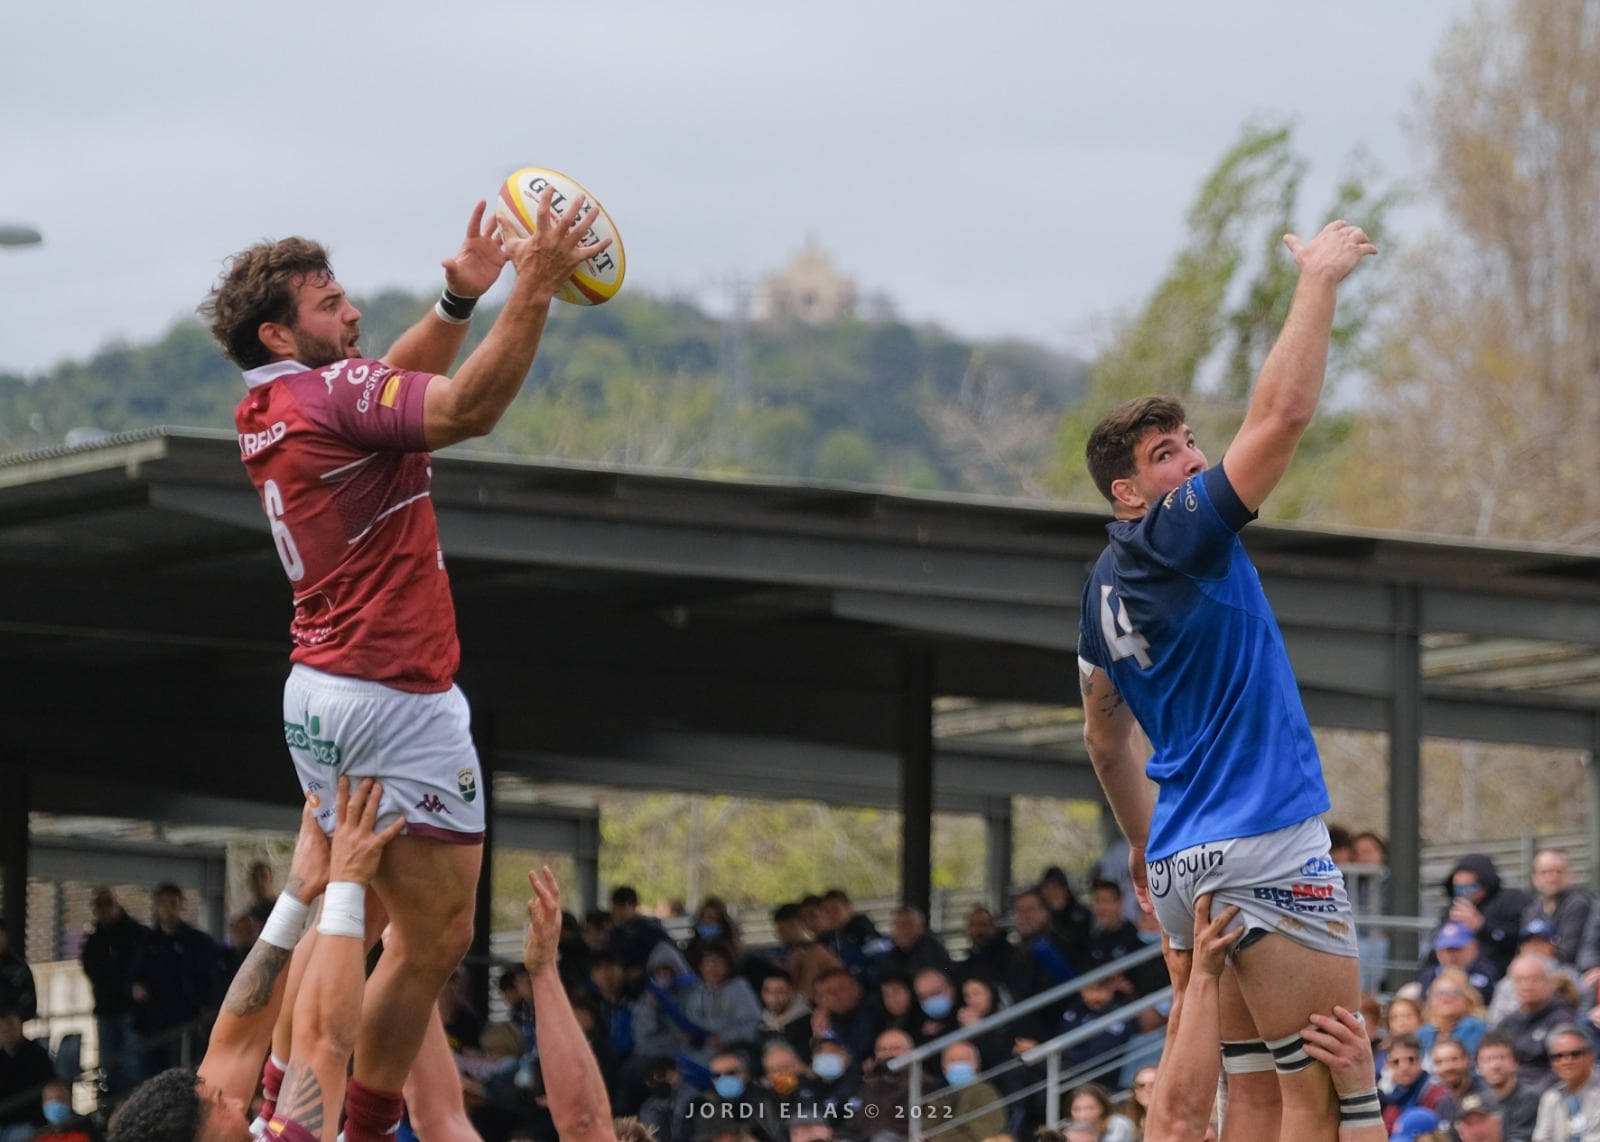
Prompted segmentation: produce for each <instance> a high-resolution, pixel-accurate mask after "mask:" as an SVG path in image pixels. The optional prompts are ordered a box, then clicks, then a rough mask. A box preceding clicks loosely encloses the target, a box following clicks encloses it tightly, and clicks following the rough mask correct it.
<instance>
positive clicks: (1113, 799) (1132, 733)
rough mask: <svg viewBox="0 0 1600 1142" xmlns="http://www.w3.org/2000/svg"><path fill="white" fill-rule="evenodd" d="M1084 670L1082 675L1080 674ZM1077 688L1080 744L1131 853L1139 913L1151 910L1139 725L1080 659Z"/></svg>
mask: <svg viewBox="0 0 1600 1142" xmlns="http://www.w3.org/2000/svg"><path fill="white" fill-rule="evenodd" d="M1085 667H1088V671H1087V673H1085V672H1084V668H1085ZM1078 682H1079V686H1080V688H1081V689H1082V691H1083V743H1084V745H1085V746H1087V747H1088V750H1089V760H1090V761H1091V762H1093V763H1094V775H1095V776H1096V777H1098V778H1099V779H1100V787H1101V788H1102V789H1104V790H1105V792H1106V800H1107V801H1109V802H1110V803H1111V812H1112V815H1113V816H1115V817H1116V819H1117V826H1118V827H1119V828H1120V829H1121V830H1122V835H1123V836H1125V837H1127V838H1128V844H1129V846H1130V847H1131V849H1132V851H1131V852H1130V853H1129V855H1128V867H1129V870H1130V871H1131V872H1132V873H1133V888H1134V893H1135V895H1137V896H1138V898H1139V907H1140V908H1143V909H1144V910H1145V911H1146V912H1149V911H1150V910H1151V907H1150V892H1149V889H1148V888H1147V887H1146V884H1145V868H1144V846H1145V842H1146V841H1147V840H1149V837H1150V813H1151V811H1152V810H1153V809H1154V807H1155V803H1154V801H1152V799H1151V797H1150V782H1149V780H1148V779H1147V778H1146V777H1145V775H1144V756H1143V751H1142V750H1141V749H1140V748H1139V721H1138V719H1137V718H1135V717H1134V716H1133V711H1132V710H1130V709H1128V703H1127V702H1126V701H1125V700H1124V699H1123V697H1122V694H1121V692H1120V691H1119V690H1118V689H1117V687H1116V684H1115V683H1113V682H1112V681H1111V676H1110V675H1109V674H1107V673H1106V672H1105V671H1104V670H1101V669H1100V668H1099V667H1098V666H1093V667H1090V666H1089V664H1088V663H1086V662H1084V661H1083V660H1082V659H1079V676H1078Z"/></svg>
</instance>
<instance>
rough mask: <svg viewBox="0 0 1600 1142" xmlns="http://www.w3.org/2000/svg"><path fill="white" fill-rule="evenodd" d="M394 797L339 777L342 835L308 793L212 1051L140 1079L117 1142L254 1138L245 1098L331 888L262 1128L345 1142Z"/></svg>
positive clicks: (317, 1141)
mask: <svg viewBox="0 0 1600 1142" xmlns="http://www.w3.org/2000/svg"><path fill="white" fill-rule="evenodd" d="M382 797H383V788H382V787H381V786H380V785H378V784H376V783H375V782H373V781H371V780H370V779H369V780H365V781H362V782H360V783H359V784H358V785H356V787H355V788H354V790H353V791H352V789H351V784H350V779H349V778H344V777H341V778H339V780H338V783H337V787H336V790H330V797H329V800H330V801H332V802H333V803H332V805H331V806H330V807H329V812H331V813H332V814H333V817H334V829H333V839H332V842H331V844H330V842H329V841H328V839H327V838H326V837H325V836H324V835H323V831H322V826H321V825H320V824H319V823H318V822H317V819H316V810H315V809H314V808H313V806H312V805H311V803H310V802H308V803H307V806H306V808H305V810H304V812H303V814H302V817H301V825H300V835H299V837H298V839H297V840H296V842H295V849H294V856H293V858H292V860H291V863H290V868H289V878H288V881H287V882H286V883H285V885H284V890H283V892H282V893H281V894H280V895H279V897H278V902H277V903H276V904H275V905H274V906H273V909H272V915H271V916H269V917H268V918H267V923H266V925H265V926H264V927H263V929H262V932H261V936H260V937H259V938H258V939H257V940H256V942H255V945H254V946H253V947H252V948H251V949H250V954H249V955H248V956H246V957H245V961H244V963H243V964H241V965H240V966H239V971H238V973H237V974H236V975H235V976H234V978H233V982H232V983H231V984H230V985H229V986H228V994H227V996H226V997H225V998H224V999H223V1002H222V1011H221V1013H220V1014H218V1016H217V1021H216V1024H215V1026H214V1027H213V1028H212V1030H211V1038H210V1040H209V1041H208V1043H207V1044H206V1053H205V1057H204V1058H203V1059H201V1060H200V1065H199V1067H198V1068H196V1069H195V1070H189V1069H187V1068H182V1067H175V1068H173V1069H172V1070H168V1071H163V1072H162V1073H160V1074H159V1075H156V1076H155V1077H153V1078H151V1079H149V1080H148V1081H146V1082H145V1083H143V1084H141V1085H140V1086H138V1087H137V1088H135V1089H134V1091H133V1093H132V1094H130V1095H129V1096H128V1098H127V1099H126V1101H124V1102H123V1104H122V1105H121V1106H120V1107H118V1108H117V1111H116V1113H115V1114H113V1115H112V1116H111V1122H110V1124H109V1126H108V1131H107V1142H246V1140H248V1139H250V1138H251V1137H252V1132H251V1126H250V1121H249V1119H248V1118H247V1116H246V1113H245V1108H246V1107H247V1106H249V1104H250V1099H251V1097H252V1096H253V1095H254V1094H255V1090H256V1078H257V1076H258V1075H259V1074H260V1072H261V1059H262V1057H263V1056H264V1055H265V1054H266V1052H267V1043H268V1040H269V1039H270V1037H271V1033H272V1027H273V1021H274V1019H275V1018H276V1016H277V1014H278V1009H279V1005H280V1004H281V1003H282V1002H283V994H284V987H283V983H284V979H285V973H284V967H285V966H286V965H287V964H288V963H289V961H290V957H291V954H292V953H293V952H294V949H295V945H296V942H297V941H299V940H300V934H301V928H302V927H303V926H304V924H305V918H306V914H307V911H308V909H309V908H310V906H311V905H312V904H314V903H315V902H316V899H317V897H318V896H322V897H324V899H323V901H322V907H321V911H320V912H319V914H318V919H317V927H316V931H317V932H318V933H319V936H318V938H317V939H315V940H313V939H310V938H307V939H306V940H304V941H303V943H302V947H303V948H305V949H306V962H305V964H304V967H303V971H302V980H301V986H300V993H299V996H298V997H297V999H296V1006H297V1008H298V1010H297V1011H296V1013H295V1014H296V1019H295V1031H294V1042H293V1044H292V1045H291V1047H290V1049H289V1052H288V1056H289V1058H288V1068H287V1070H288V1074H287V1077H286V1078H285V1080H284V1084H283V1098H282V1101H281V1102H280V1103H279V1106H278V1109H277V1112H276V1114H275V1115H274V1117H273V1118H272V1120H271V1121H270V1122H269V1123H267V1124H265V1131H266V1133H264V1134H263V1135H262V1137H267V1138H269V1139H283V1140H284V1142H333V1139H334V1138H335V1137H336V1136H337V1134H338V1132H339V1111H340V1108H341V1107H342V1105H343V1101H344V1088H345V1069H346V1067H347V1066H348V1065H349V1062H350V1051H351V1049H352V1047H354V1045H355V1036H354V1028H355V1025H356V1023H357V1022H358V1021H359V1019H360V1015H361V996H362V991H363V988H364V985H365V979H366V942H365V928H364V920H365V914H364V912H365V910H364V901H365V899H366V891H367V885H368V884H370V883H371V881H372V877H373V874H374V873H375V872H376V871H377V868H378V862H379V860H380V858H381V857H382V855H383V850H384V847H385V846H386V845H388V844H390V843H392V842H393V840H394V838H395V836H396V835H397V834H398V833H399V831H400V827H401V824H402V822H401V821H398V820H396V821H394V822H392V823H391V824H390V825H389V826H388V827H387V828H385V829H382V830H379V829H378V828H377V822H378V808H379V804H380V802H381V800H382Z"/></svg>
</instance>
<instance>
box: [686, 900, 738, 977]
mask: <svg viewBox="0 0 1600 1142" xmlns="http://www.w3.org/2000/svg"><path fill="white" fill-rule="evenodd" d="M708 944H717V945H720V946H721V947H723V948H726V949H727V951H728V954H729V955H730V956H732V957H733V962H734V963H735V964H737V963H738V962H739V959H740V957H741V956H743V955H744V942H743V940H742V939H741V938H740V935H739V924H738V921H736V920H735V919H734V918H733V916H732V914H730V913H729V911H728V905H727V902H726V901H724V900H723V899H722V897H720V896H708V897H706V898H705V899H704V900H702V901H701V902H700V907H699V908H697V909H696V910H695V914H694V935H692V936H690V937H689V944H688V946H687V947H686V948H685V949H684V951H685V952H686V953H687V954H688V957H689V962H690V963H692V964H697V963H699V962H700V953H701V952H702V951H703V950H704V949H705V947H706V946H707V945H708Z"/></svg>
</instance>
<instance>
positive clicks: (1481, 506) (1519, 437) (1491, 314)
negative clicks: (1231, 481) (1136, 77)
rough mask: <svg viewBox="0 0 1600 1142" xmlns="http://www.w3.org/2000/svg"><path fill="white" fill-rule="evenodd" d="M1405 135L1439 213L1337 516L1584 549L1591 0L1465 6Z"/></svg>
mask: <svg viewBox="0 0 1600 1142" xmlns="http://www.w3.org/2000/svg"><path fill="white" fill-rule="evenodd" d="M1415 133H1416V135H1417V139H1418V142H1419V144H1420V146H1421V148H1422V149H1423V151H1424V153H1425V154H1426V155H1427V157H1428V159H1429V160H1430V168H1431V173H1430V179H1429V184H1430V189H1431V190H1432V191H1433V194H1434V196H1435V198H1436V200H1437V202H1438V203H1439V204H1440V205H1441V206H1442V208H1443V210H1444V212H1445V224H1444V226H1443V227H1442V228H1441V229H1440V230H1439V231H1438V232H1436V233H1433V234H1430V235H1429V236H1428V239H1427V240H1426V241H1425V242H1420V243H1417V244H1415V246H1414V249H1413V251H1412V252H1411V254H1410V255H1409V257H1408V258H1407V259H1406V262H1405V266H1404V270H1403V273H1402V275H1401V281H1400V284H1399V286H1398V287H1397V299H1396V303H1395V305H1394V306H1393V307H1392V309H1391V311H1390V313H1389V314H1388V318H1387V320H1386V321H1385V323H1384V325H1385V328H1384V334H1385V336H1384V343H1383V348H1384V352H1383V353H1382V354H1381V355H1379V356H1378V357H1377V358H1376V365H1375V369H1374V386H1373V397H1372V399H1371V401H1370V402H1369V405H1368V409H1367V412H1368V415H1366V416H1364V417H1363V418H1362V423H1361V425H1360V427H1359V432H1358V443H1359V450H1358V451H1357V453H1356V455H1355V457H1354V459H1353V461H1352V463H1351V464H1350V465H1349V469H1348V472H1349V476H1350V482H1349V487H1350V489H1351V492H1352V494H1351V496H1350V497H1349V498H1348V499H1347V500H1346V501H1345V502H1344V504H1343V505H1341V506H1342V508H1343V515H1344V517H1345V518H1351V519H1354V520H1357V521H1359V522H1366V523H1373V524H1381V525H1386V526H1395V527H1408V528H1419V529H1423V530H1427V531H1433V532H1455V533H1458V534H1459V533H1464V534H1469V535H1478V536H1500V537H1506V538H1529V539H1533V538H1536V539H1543V540H1550V539H1558V540H1564V541H1567V542H1573V543H1593V542H1595V541H1596V539H1597V538H1600V226H1597V225H1596V207H1595V204H1596V203H1597V202H1600V0H1502V2H1499V3H1495V4H1485V5H1479V6H1477V7H1475V8H1474V9H1473V10H1472V12H1471V14H1470V15H1469V16H1467V17H1466V18H1465V19H1463V20H1462V21H1461V22H1459V23H1458V24H1457V25H1456V26H1455V27H1454V28H1452V29H1451V31H1450V32H1449V34H1448V35H1447V37H1446V39H1445V41H1444V44H1443V46H1442V48H1441V49H1440V51H1439V53H1438V55H1437V57H1436V59H1435V63H1434V74H1433V79H1432V81H1431V83H1430V84H1429V86H1428V88H1427V89H1426V90H1425V92H1424V93H1423V96H1422V100H1421V112H1420V114H1419V116H1418V118H1417V122H1416V124H1415ZM1358 493H1359V498H1357V494H1358Z"/></svg>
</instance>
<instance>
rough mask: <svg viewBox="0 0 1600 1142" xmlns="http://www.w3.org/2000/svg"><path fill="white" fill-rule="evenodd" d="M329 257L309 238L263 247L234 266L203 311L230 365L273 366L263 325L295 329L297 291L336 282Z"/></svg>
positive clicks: (248, 252)
mask: <svg viewBox="0 0 1600 1142" xmlns="http://www.w3.org/2000/svg"><path fill="white" fill-rule="evenodd" d="M332 276H333V269H332V267H331V266H329V264H328V251H327V250H326V249H324V248H323V246H322V245H321V243H318V242H313V241H311V240H310V239H309V238H284V239H282V240H281V241H277V242H257V243H256V244H255V245H254V246H251V247H250V248H249V249H248V250H241V251H240V252H239V253H237V254H235V255H234V256H233V257H232V258H230V259H229V260H228V265H227V268H226V269H225V270H224V271H223V273H222V277H221V278H220V279H218V281H217V284H216V285H215V286H214V287H213V288H212V290H211V292H210V293H209V294H207V295H206V299H205V300H204V301H203V302H201V303H200V305H199V306H198V312H199V314H200V316H201V317H204V318H205V319H206V320H207V321H209V322H211V336H212V337H213V338H214V339H215V340H216V342H217V344H218V345H220V346H222V351H223V353H225V354H226V355H227V357H228V360H230V361H232V362H233V363H234V364H236V365H238V366H239V367H240V368H241V369H256V368H260V367H261V366H262V365H265V364H267V363H268V362H269V361H270V360H271V356H272V355H271V354H270V353H269V352H268V351H267V347H266V346H265V345H263V344H262V343H261V338H260V336H259V335H258V332H259V330H260V329H261V326H262V324H263V323H265V322H268V321H271V322H275V323H276V324H278V325H287V326H291V327H292V326H293V325H294V319H295V296H294V295H295V286H296V285H297V284H298V283H299V282H302V281H305V280H307V279H313V280H321V279H324V278H331V277H332Z"/></svg>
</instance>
